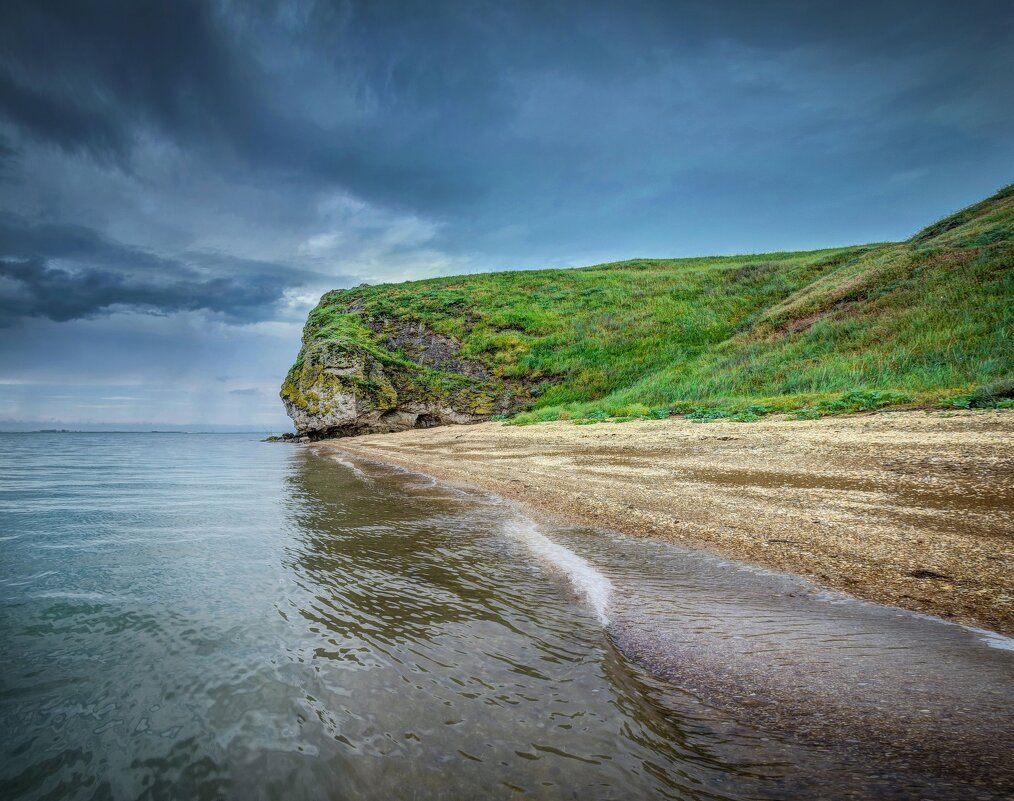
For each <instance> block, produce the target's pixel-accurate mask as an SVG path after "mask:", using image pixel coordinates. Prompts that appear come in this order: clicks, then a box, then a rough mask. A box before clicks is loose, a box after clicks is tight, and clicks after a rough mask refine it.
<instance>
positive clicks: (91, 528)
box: [0, 435, 1009, 799]
mask: <svg viewBox="0 0 1014 801" xmlns="http://www.w3.org/2000/svg"><path fill="white" fill-rule="evenodd" d="M0 439H2V443H0V446H2V447H0V524H2V525H0V632H2V636H3V651H2V654H0V660H2V664H0V669H2V673H0V675H2V678H0V797H2V798H4V799H26V798H81V799H85V798H88V799H92V798H116V799H127V798H146V799H147V798H150V799H162V798H166V799H168V798H201V799H204V798H207V799H218V798H236V799H253V798H265V799H270V798H279V799H300V798H307V799H310V798H312V799H320V798H328V799H401V798H405V799H463V798H483V797H488V798H545V799H560V798H575V799H611V798H615V799H639V798H676V799H746V798H787V797H800V798H808V797H840V798H851V797H858V798H863V797H865V798H874V797H876V798H880V797H883V798H888V797H897V798H909V797H920V796H913V795H912V793H913V792H914V789H913V788H915V787H916V785H919V786H928V787H935V788H937V789H938V790H939V792H935V793H934V795H933V796H932V797H934V798H943V797H948V796H950V797H954V798H959V797H978V794H979V793H981V796H982V797H984V798H991V797H999V795H998V793H993V794H991V790H990V785H988V783H987V785H985V786H983V787H981V788H977V789H976V790H975V791H974V793H972V792H969V791H970V790H971V789H972V788H970V787H968V786H966V785H963V784H961V781H960V780H954V782H950V781H941V780H938V777H934V776H933V775H927V776H925V777H918V778H917V779H913V778H912V776H905V777H902V778H899V776H897V775H895V774H893V773H892V769H891V768H890V766H886V767H885V766H881V765H877V764H873V765H869V764H866V763H863V764H860V765H858V766H857V764H855V762H854V760H853V761H850V760H852V759H853V758H852V756H851V755H850V754H849V753H845V754H839V753H838V752H837V751H836V750H834V749H828V748H827V747H812V745H811V744H807V743H806V742H802V741H800V740H798V739H797V738H794V737H792V736H789V734H791V732H789V733H787V732H786V731H785V730H784V727H783V728H781V729H780V728H778V727H777V726H768V723H769V722H770V721H767V722H765V721H763V720H762V721H761V723H763V724H764V725H762V726H758V725H757V722H756V721H752V720H751V719H749V716H744V715H743V714H742V709H741V708H740V707H739V706H737V705H735V704H732V703H727V702H728V700H729V699H728V698H726V697H725V696H723V695H722V694H721V693H719V694H717V695H716V696H715V697H708V695H707V693H706V692H704V690H705V689H707V688H706V687H705V686H704V685H703V684H701V685H700V686H698V683H697V682H696V679H697V678H699V677H697V676H691V675H690V674H689V673H684V674H682V675H676V672H674V675H673V678H679V679H680V681H681V683H678V684H674V683H672V682H667V681H664V680H662V679H658V678H653V677H651V676H649V675H647V674H645V673H643V672H641V671H640V670H639V669H638V668H637V667H636V666H635V665H633V664H631V663H630V662H628V661H627V659H626V658H625V657H624V656H623V655H622V654H621V652H620V651H618V650H617V649H616V648H615V647H614V645H613V643H612V639H611V637H613V636H615V637H617V638H618V640H619V642H620V644H621V645H622V646H625V647H626V649H627V651H628V652H629V653H634V654H635V655H637V656H638V658H642V657H644V656H645V654H644V653H643V652H644V651H645V650H646V649H647V641H646V639H645V631H646V628H645V624H644V623H643V621H645V620H648V619H655V620H656V621H658V620H663V621H664V620H666V619H668V620H670V621H685V620H687V617H686V615H687V614H688V608H687V607H682V608H677V606H676V604H675V601H674V600H673V599H674V597H675V596H674V595H673V583H672V582H673V577H680V578H679V580H680V581H686V582H687V586H688V588H690V589H693V585H694V579H693V575H691V574H690V572H687V571H688V570H689V568H688V567H687V564H688V563H686V562H682V563H679V564H677V562H676V561H672V560H677V561H678V559H679V558H680V557H678V554H677V553H676V552H675V551H664V553H663V552H660V551H659V552H656V551H652V550H651V547H647V548H646V549H645V550H642V544H638V543H630V541H624V540H622V539H617V538H610V537H607V536H602V535H595V534H594V533H591V532H582V531H574V530H572V531H559V532H556V531H554V532H548V533H549V534H550V535H551V536H550V537H549V538H548V539H547V538H546V533H545V532H542V531H539V530H538V529H537V528H534V527H533V526H532V524H530V523H529V522H526V521H523V520H519V519H518V518H517V514H516V512H515V511H514V510H512V509H511V508H509V507H506V506H504V505H502V504H496V503H491V502H489V501H488V499H484V498H482V497H479V496H476V495H471V494H466V493H462V492H459V491H457V490H455V489H453V488H448V487H442V486H439V485H436V484H434V483H433V482H430V481H428V480H426V479H423V478H421V477H417V476H412V475H410V474H406V473H401V472H397V471H390V470H383V469H379V468H375V467H369V466H365V465H364V466H362V469H359V468H355V467H352V466H348V465H342V464H338V463H335V462H333V461H330V460H327V459H324V458H321V457H318V456H316V455H314V454H313V453H311V452H309V451H307V450H305V449H302V448H296V447H289V446H279V445H266V444H261V443H258V442H256V441H255V440H253V439H251V438H247V437H243V436H231V435H230V436H175V437H167V436H158V435H3V436H2V437H0ZM563 546H566V548H564V547H563ZM666 559H669V560H670V562H669V563H668V565H669V566H668V567H666V566H665V565H666V564H667V562H666ZM680 570H683V571H684V573H683V574H680V572H679V571H680ZM720 572H721V571H718V573H720ZM718 573H714V574H708V573H707V571H705V572H704V573H701V574H699V575H698V579H697V581H698V589H699V586H700V583H701V582H710V581H715V580H717V579H716V576H718ZM667 575H668V576H669V579H668V583H667V581H666V578H665V577H666V576H667ZM695 575H696V574H695ZM757 592H758V593H760V592H761V590H760V589H758V590H757ZM688 597H690V598H691V600H690V601H689V603H690V604H691V605H692V606H693V605H694V604H696V606H693V608H692V609H690V610H689V612H692V613H693V614H694V615H696V620H695V622H694V623H693V625H695V626H697V627H698V628H700V627H702V626H703V627H706V625H707V622H706V621H707V617H708V615H709V614H710V615H712V616H717V617H716V619H718V618H720V617H721V610H720V609H716V608H714V607H711V608H710V611H709V607H708V606H707V604H706V603H704V602H703V601H701V598H702V596H701V594H700V592H697V593H696V594H694V593H690V594H689V596H688ZM694 599H696V600H694ZM607 603H608V609H607V607H606V605H607ZM652 604H654V606H652ZM729 604H731V602H728V603H727V605H726V607H725V608H724V609H725V611H726V612H728V611H729V610H731V609H732V608H733V606H734V604H733V605H731V606H730V605H729ZM607 612H608V616H609V620H610V622H611V627H610V632H612V634H609V633H607V631H606V630H605V629H604V628H603V625H602V618H603V617H604V616H605V614H606V613H607ZM777 613H778V611H777V610H774V609H773V610H771V614H772V615H777ZM730 619H731V618H730ZM755 622H756V621H755ZM744 623H745V624H748V623H749V621H748V620H746V619H745V618H744ZM722 625H724V626H725V627H726V629H728V630H729V632H731V633H729V632H724V633H721V634H714V636H713V637H712V640H711V642H709V641H708V640H707V639H706V638H705V639H703V640H700V641H699V643H705V644H706V650H707V652H708V653H710V654H711V662H709V661H708V659H702V658H701V657H704V656H706V654H705V653H704V652H703V651H701V650H700V649H698V650H697V651H695V650H694V649H693V648H690V647H689V646H688V641H687V640H686V639H685V638H682V639H681V638H680V637H678V636H677V631H676V629H677V625H676V623H673V625H671V626H670V627H669V628H666V627H665V626H661V627H658V626H652V627H651V630H652V631H655V632H658V633H659V636H660V637H662V638H663V639H664V640H665V642H664V643H663V644H664V645H665V647H666V648H668V649H669V651H668V653H669V654H670V655H672V654H678V655H679V656H680V658H681V659H684V660H686V661H687V664H690V663H693V664H704V665H711V666H712V667H717V666H718V665H719V663H721V662H725V661H726V657H729V658H731V655H733V654H737V653H741V649H740V650H738V651H737V650H736V649H729V648H728V647H727V646H720V645H717V644H720V643H721V642H723V641H733V640H734V639H735V636H737V635H736V631H735V624H734V623H731V622H729V621H726V623H724V624H722ZM721 628H722V626H721V625H720V626H718V628H717V629H713V632H715V631H718V630H719V629H721ZM726 634H728V635H729V636H728V637H727V636H726ZM722 647H725V648H726V650H725V651H723V650H722ZM639 648H640V649H641V653H638V649H639ZM814 652H816V651H814ZM807 653H810V652H809V651H807ZM646 661H647V660H646ZM818 661H819V660H818ZM801 663H802V664H804V665H806V666H807V669H809V668H810V667H812V665H813V664H814V662H813V660H812V659H810V661H807V659H803V660H802V662H801ZM760 664H764V663H763V660H762V659H761V658H760V657H756V660H755V663H754V667H756V665H760ZM1008 664H1009V663H1008ZM669 667H672V664H670V665H669ZM660 672H664V671H660ZM714 672H715V673H716V674H721V675H725V676H728V675H736V676H737V677H738V678H737V680H742V681H746V682H748V681H749V677H748V676H746V675H745V673H744V674H735V673H733V674H730V673H729V672H728V671H725V672H724V673H723V672H722V671H720V670H715V671H714ZM1007 675H1008V676H1009V674H1007ZM718 684H719V685H720V686H719V689H722V686H721V682H718ZM768 685H777V683H776V682H770V681H766V680H765V682H760V683H759V684H758V686H762V687H768ZM777 686H780V685H777ZM990 686H993V685H992V684H991V685H990ZM1008 686H1009V685H1008ZM689 687H692V688H693V689H694V691H695V694H691V693H689V692H687V689H686V688H689ZM681 688H683V689H681ZM993 789H994V790H995V787H994V788H993ZM923 795H926V794H925V793H923ZM927 797H928V796H927Z"/></svg>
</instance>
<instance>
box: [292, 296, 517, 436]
mask: <svg viewBox="0 0 1014 801" xmlns="http://www.w3.org/2000/svg"><path fill="white" fill-rule="evenodd" d="M345 294H346V293H344V292H342V291H341V290H339V291H336V292H329V293H328V294H327V295H325V296H324V297H323V298H322V299H321V303H320V305H318V306H317V308H316V309H314V311H313V312H311V314H310V317H309V319H308V321H307V324H306V327H305V328H304V330H303V346H302V348H301V350H300V352H299V356H298V358H297V359H296V362H295V364H293V366H292V368H291V369H290V370H289V374H288V376H287V377H286V379H285V383H284V384H283V385H282V389H281V393H280V395H281V398H282V401H283V403H284V404H285V410H286V412H287V413H288V415H289V417H291V418H292V421H293V423H294V424H295V427H296V431H297V432H298V433H299V434H300V435H304V436H309V437H311V438H313V439H321V438H325V437H340V436H354V435H357V434H368V433H387V432H391V431H402V430H405V429H409V428H424V427H429V426H435V425H443V424H447V423H476V422H481V421H483V420H488V419H489V418H490V417H492V416H494V415H497V414H510V413H512V412H515V411H518V410H519V409H521V408H524V407H526V406H527V405H528V401H529V396H528V392H527V389H526V387H525V386H523V385H522V384H520V383H517V382H508V381H504V380H502V379H500V378H498V377H497V376H495V375H494V374H493V371H492V370H491V369H490V368H489V367H488V366H487V365H485V364H483V363H482V362H480V361H478V360H476V359H469V358H465V357H463V356H462V355H461V344H460V343H459V342H458V341H457V340H456V339H454V338H453V337H450V336H447V335H444V334H441V333H438V332H436V331H433V330H431V329H430V328H428V327H427V326H426V325H425V324H423V323H422V322H420V321H417V320H405V319H401V318H399V317H397V316H394V315H370V314H368V313H366V312H365V311H364V308H363V305H362V302H361V299H359V298H354V299H349V298H348V297H346V296H345Z"/></svg>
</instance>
